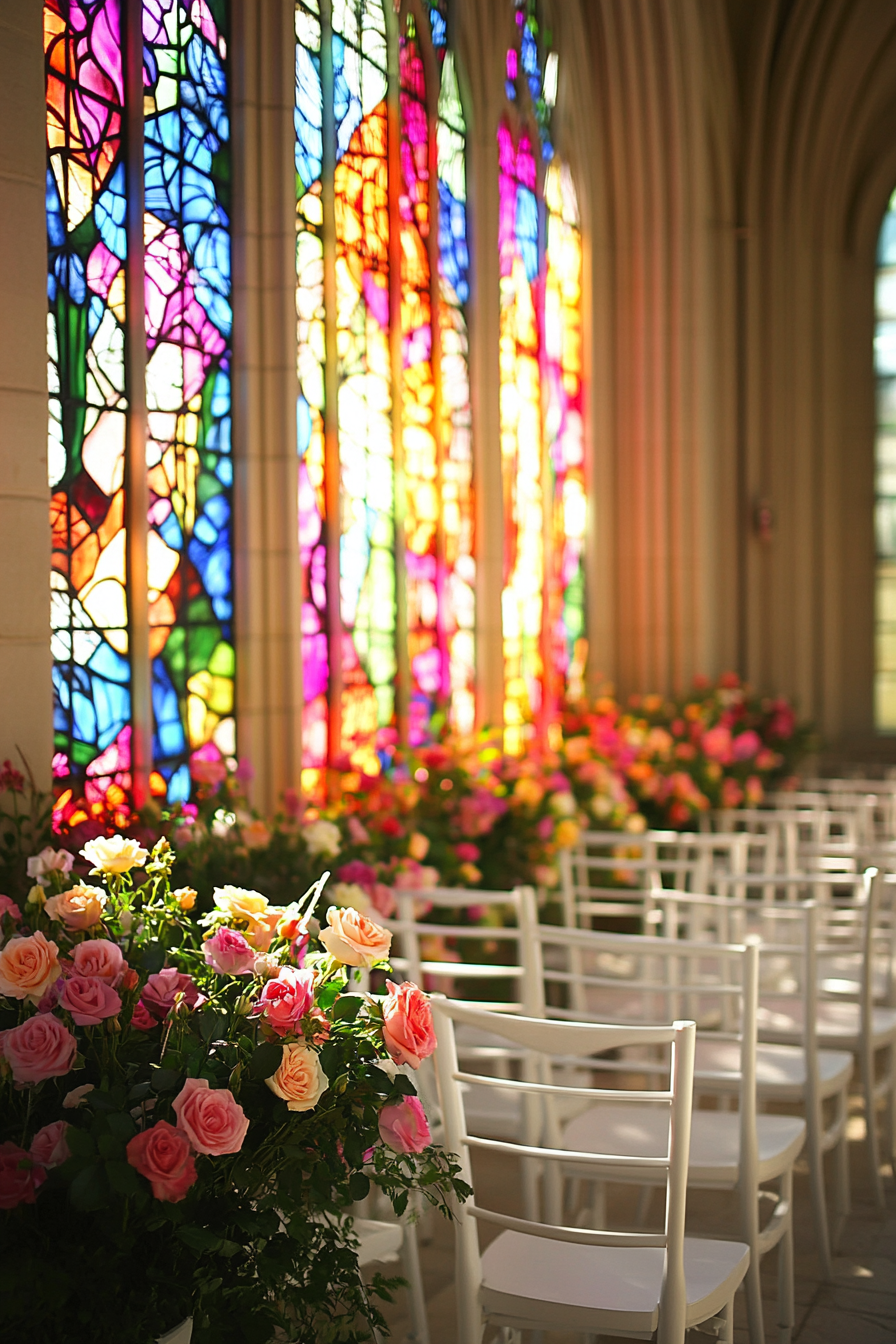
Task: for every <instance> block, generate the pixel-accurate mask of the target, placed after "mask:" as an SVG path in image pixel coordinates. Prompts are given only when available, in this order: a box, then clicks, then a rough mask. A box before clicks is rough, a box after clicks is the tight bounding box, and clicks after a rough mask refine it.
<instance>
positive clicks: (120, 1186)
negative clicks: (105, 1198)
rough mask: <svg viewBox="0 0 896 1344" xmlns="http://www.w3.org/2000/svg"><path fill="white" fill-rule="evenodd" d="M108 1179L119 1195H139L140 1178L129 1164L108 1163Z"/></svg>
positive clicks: (140, 1188)
mask: <svg viewBox="0 0 896 1344" xmlns="http://www.w3.org/2000/svg"><path fill="white" fill-rule="evenodd" d="M106 1177H107V1179H108V1181H109V1184H110V1185H111V1187H112V1189H113V1190H114V1191H115V1193H116V1194H117V1195H139V1194H140V1192H141V1190H142V1189H143V1187H142V1186H141V1184H140V1177H139V1176H138V1175H137V1173H136V1171H135V1170H134V1168H133V1167H132V1166H131V1165H130V1163H128V1162H107V1163H106Z"/></svg>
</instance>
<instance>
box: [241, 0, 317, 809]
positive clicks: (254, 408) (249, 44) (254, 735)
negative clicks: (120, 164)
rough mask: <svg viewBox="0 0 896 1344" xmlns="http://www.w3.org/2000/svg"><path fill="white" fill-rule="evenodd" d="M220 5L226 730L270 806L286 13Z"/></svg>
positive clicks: (283, 292) (291, 682)
mask: <svg viewBox="0 0 896 1344" xmlns="http://www.w3.org/2000/svg"><path fill="white" fill-rule="evenodd" d="M232 14H233V33H232V43H231V50H232V53H233V56H232V67H231V69H232V81H233V85H232V112H233V152H234V165H233V167H234V319H235V321H234V332H235V345H234V373H235V377H234V431H235V464H236V473H235V491H234V494H235V504H236V515H235V533H236V620H237V635H236V643H237V725H238V727H237V732H238V748H239V753H240V756H241V757H245V758H247V759H248V760H249V762H250V763H251V765H252V767H253V769H254V771H255V779H254V784H253V801H254V802H255V803H256V804H257V805H258V806H259V807H261V808H262V809H264V810H266V811H270V810H273V809H274V808H275V807H276V805H277V803H278V800H279V798H280V796H281V794H282V793H283V790H284V789H286V788H290V787H295V788H298V786H299V784H300V780H301V759H302V758H301V750H302V743H301V722H302V669H301V593H300V586H299V585H300V570H299V554H298V502H297V487H298V462H297V458H296V396H297V392H298V382H297V375H296V317H295V158H294V132H293V101H294V93H293V89H294V79H295V73H294V71H295V66H294V60H295V56H294V52H295V34H294V17H293V14H294V9H293V4H292V0H240V3H239V4H235V5H234V6H233V7H232Z"/></svg>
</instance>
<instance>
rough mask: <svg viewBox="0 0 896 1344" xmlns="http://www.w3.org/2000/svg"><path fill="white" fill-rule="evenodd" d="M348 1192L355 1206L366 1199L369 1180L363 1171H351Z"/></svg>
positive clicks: (368, 1190)
mask: <svg viewBox="0 0 896 1344" xmlns="http://www.w3.org/2000/svg"><path fill="white" fill-rule="evenodd" d="M348 1192H349V1194H350V1195H351V1197H352V1199H353V1201H354V1202H355V1203H356V1204H357V1203H358V1202H359V1201H360V1200H362V1199H366V1198H367V1196H368V1194H369V1193H370V1178H369V1177H368V1176H365V1175H364V1173H363V1171H353V1172H352V1174H351V1176H350V1177H349V1182H348Z"/></svg>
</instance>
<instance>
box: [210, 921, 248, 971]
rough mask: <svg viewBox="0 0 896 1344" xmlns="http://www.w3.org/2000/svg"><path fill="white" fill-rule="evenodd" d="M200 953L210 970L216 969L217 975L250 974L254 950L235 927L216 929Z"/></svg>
mask: <svg viewBox="0 0 896 1344" xmlns="http://www.w3.org/2000/svg"><path fill="white" fill-rule="evenodd" d="M202 955H203V956H204V957H205V960H206V962H207V963H208V965H209V966H211V968H212V970H213V971H217V972H218V974H219V975H251V974H252V967H253V964H254V962H255V950H254V948H252V947H250V946H249V944H248V943H247V942H246V939H245V938H244V937H243V935H242V934H241V933H237V932H236V930H235V929H225V928H221V929H218V931H217V933H215V934H214V935H213V936H212V937H211V938H208V939H206V941H205V943H204V944H203V947H202Z"/></svg>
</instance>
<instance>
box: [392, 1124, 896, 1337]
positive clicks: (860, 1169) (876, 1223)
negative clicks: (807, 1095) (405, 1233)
mask: <svg viewBox="0 0 896 1344" xmlns="http://www.w3.org/2000/svg"><path fill="white" fill-rule="evenodd" d="M849 1136H850V1154H851V1172H852V1200H853V1213H852V1216H851V1217H850V1219H849V1221H848V1222H847V1225H846V1228H845V1230H844V1232H843V1236H842V1239H841V1244H840V1247H839V1252H838V1256H837V1259H836V1262H835V1281H834V1282H833V1283H823V1282H822V1281H821V1279H820V1276H819V1274H820V1272H819V1268H818V1262H817V1258H816V1255H815V1241H814V1234H813V1225H812V1213H811V1205H810V1199H809V1182H808V1176H807V1171H806V1168H805V1164H804V1163H799V1164H798V1165H797V1170H796V1179H795V1190H794V1203H795V1224H794V1227H795V1238H794V1240H795V1296H796V1325H795V1329H794V1332H793V1344H896V1186H894V1182H893V1180H892V1178H891V1177H890V1176H889V1173H888V1174H887V1178H886V1180H885V1187H886V1195H887V1208H886V1211H882V1210H878V1209H877V1208H876V1207H875V1205H874V1202H873V1197H872V1193H871V1187H870V1182H869V1179H868V1171H867V1166H866V1162H865V1149H864V1143H863V1142H862V1140H863V1138H864V1123H863V1121H862V1119H861V1117H860V1116H859V1115H854V1116H853V1117H852V1118H851V1120H850V1128H849ZM474 1181H475V1182H476V1186H477V1190H478V1192H479V1196H480V1199H481V1201H482V1202H483V1203H484V1204H486V1205H487V1204H488V1203H489V1202H490V1195H492V1194H493V1193H494V1194H496V1195H498V1196H499V1197H500V1198H501V1202H500V1204H499V1205H498V1207H501V1208H504V1209H506V1211H507V1212H508V1213H511V1212H515V1210H514V1209H513V1207H512V1204H513V1196H512V1192H513V1191H514V1189H515V1188H516V1187H518V1181H517V1178H516V1174H515V1171H514V1166H513V1165H512V1164H510V1163H507V1164H506V1165H505V1166H502V1164H501V1163H500V1162H496V1161H495V1160H494V1159H492V1160H490V1161H489V1162H488V1163H486V1164H481V1165H480V1166H479V1167H478V1168H475V1169H474ZM628 1197H629V1192H624V1191H623V1192H620V1194H619V1195H618V1196H617V1200H625V1199H626V1198H628ZM660 1198H661V1197H660V1195H659V1194H657V1196H656V1200H657V1203H656V1204H655V1205H654V1206H653V1207H654V1211H655V1212H656V1213H657V1214H658V1213H659V1209H660ZM633 1207H634V1206H633V1203H632V1209H633ZM625 1211H626V1210H625V1206H624V1205H623V1204H618V1203H617V1206H616V1208H615V1210H614V1208H613V1206H612V1205H611V1217H613V1215H614V1213H615V1214H616V1215H617V1216H620V1215H621V1216H622V1217H625ZM519 1212H521V1210H519ZM735 1218H736V1206H735V1204H734V1202H733V1200H732V1198H731V1197H730V1196H726V1195H722V1194H716V1193H711V1192H697V1193H695V1194H694V1195H691V1196H689V1201H688V1223H689V1230H693V1231H695V1232H708V1233H713V1234H719V1233H722V1232H723V1230H724V1229H725V1223H726V1220H728V1226H729V1227H730V1226H731V1222H732V1221H733V1220H734V1219H735ZM496 1231H497V1229H488V1228H487V1226H484V1227H483V1238H484V1240H487V1239H488V1238H489V1233H490V1232H491V1235H495V1233H496ZM423 1233H424V1235H423V1236H422V1237H421V1247H420V1254H421V1262H422V1270H423V1278H424V1287H425V1291H426V1298H427V1306H428V1311H429V1326H430V1336H431V1344H455V1339H456V1334H455V1305H454V1283H453V1277H454V1263H453V1251H454V1233H453V1229H452V1227H451V1225H450V1224H448V1223H447V1222H445V1221H443V1220H442V1219H441V1218H430V1219H429V1220H428V1222H427V1223H426V1224H425V1225H424V1228H423ZM731 1234H732V1235H733V1236H735V1237H736V1235H737V1234H736V1231H733V1230H732V1233H731ZM775 1261H776V1253H775V1252H772V1253H771V1254H769V1255H768V1256H766V1257H765V1261H764V1262H763V1275H762V1278H763V1300H764V1305H765V1327H766V1339H767V1341H768V1344H776V1341H777V1325H776V1315H775V1303H776V1264H775ZM390 1269H391V1267H390ZM392 1272H394V1271H392ZM387 1317H388V1320H389V1323H390V1327H391V1330H392V1339H393V1340H394V1341H396V1344H400V1341H402V1340H404V1339H405V1337H406V1335H407V1332H408V1331H409V1329H410V1324H409V1319H408V1314H407V1306H406V1294H405V1293H404V1292H401V1293H399V1294H398V1296H397V1298H396V1301H395V1303H394V1304H393V1305H392V1306H390V1307H388V1309H387ZM488 1338H489V1336H488V1335H487V1336H486V1339H488ZM600 1338H601V1344H611V1337H610V1336H607V1335H602V1336H601V1337H600ZM543 1339H544V1344H573V1340H574V1339H575V1340H576V1341H578V1340H579V1339H581V1337H580V1336H571V1335H568V1334H560V1333H556V1334H548V1335H546V1336H544V1337H543ZM688 1339H689V1344H691V1341H693V1344H700V1341H701V1340H702V1341H707V1340H708V1339H709V1336H707V1335H703V1334H697V1333H691V1334H689V1336H688ZM735 1340H736V1344H749V1337H748V1334H747V1324H746V1307H745V1303H744V1299H743V1294H742V1293H739V1294H738V1298H737V1303H736V1317H735ZM620 1344H622V1342H621V1341H620Z"/></svg>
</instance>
